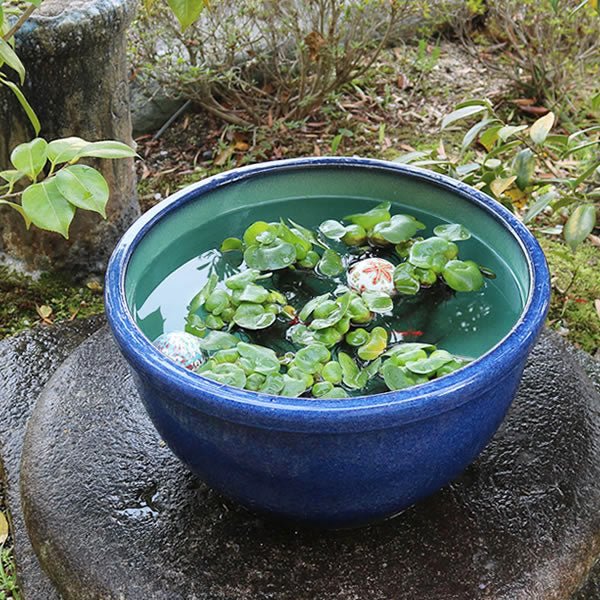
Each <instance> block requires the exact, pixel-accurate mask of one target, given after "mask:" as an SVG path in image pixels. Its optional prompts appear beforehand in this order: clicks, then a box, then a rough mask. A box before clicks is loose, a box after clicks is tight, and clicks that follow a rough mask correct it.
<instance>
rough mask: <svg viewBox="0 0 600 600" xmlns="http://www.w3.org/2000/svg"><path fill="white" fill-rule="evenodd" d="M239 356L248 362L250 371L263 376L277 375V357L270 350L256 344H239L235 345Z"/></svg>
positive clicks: (278, 366) (278, 365)
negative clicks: (250, 367)
mask: <svg viewBox="0 0 600 600" xmlns="http://www.w3.org/2000/svg"><path fill="white" fill-rule="evenodd" d="M237 351H238V352H239V353H240V356H242V357H243V358H245V359H247V360H248V361H250V364H251V366H252V370H253V371H256V372H257V373H262V374H263V375H271V374H273V373H278V372H279V368H280V364H279V360H278V359H277V355H276V354H275V352H274V351H273V350H271V349H270V348H265V347H264V346H259V345H258V344H247V343H246V342H240V343H239V344H238V345H237Z"/></svg>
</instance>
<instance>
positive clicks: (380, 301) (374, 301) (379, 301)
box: [362, 292, 394, 313]
mask: <svg viewBox="0 0 600 600" xmlns="http://www.w3.org/2000/svg"><path fill="white" fill-rule="evenodd" d="M362 299H363V300H364V301H365V304H366V305H367V308H368V309H369V310H370V311H371V312H374V313H387V312H390V311H391V310H392V309H393V308H394V302H393V301H392V299H391V298H390V297H389V296H388V295H387V294H385V293H384V292H363V293H362Z"/></svg>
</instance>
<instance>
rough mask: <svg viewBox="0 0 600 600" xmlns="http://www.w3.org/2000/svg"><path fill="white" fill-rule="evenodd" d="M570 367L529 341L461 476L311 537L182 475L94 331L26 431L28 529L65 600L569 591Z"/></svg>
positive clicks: (593, 475) (561, 356)
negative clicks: (419, 497)
mask: <svg viewBox="0 0 600 600" xmlns="http://www.w3.org/2000/svg"><path fill="white" fill-rule="evenodd" d="M578 361H579V362H582V363H583V365H584V366H585V368H587V369H589V371H590V373H591V374H592V375H594V376H595V377H597V376H598V375H599V374H600V370H599V369H598V366H597V365H596V364H595V363H593V361H591V359H585V358H582V357H581V356H579V355H576V351H575V350H574V349H573V348H572V347H570V346H568V345H566V344H564V342H563V341H562V340H560V339H559V338H557V337H556V336H554V335H550V334H545V335H543V336H542V338H541V340H540V342H539V343H538V345H537V346H536V348H535V350H534V352H533V354H532V357H531V360H530V362H529V364H528V367H527V369H526V371H525V374H524V378H523V382H522V385H521V388H520V391H519V394H518V397H517V399H516V400H515V403H514V405H513V407H512V409H511V411H510V413H509V415H508V417H507V419H506V421H505V423H504V424H503V426H502V428H501V429H500V431H499V432H498V434H497V435H496V436H495V438H494V440H493V441H492V442H491V444H490V445H489V446H488V448H487V449H486V450H485V451H484V453H483V454H482V455H481V457H480V458H479V459H478V460H477V461H476V462H475V463H474V464H473V465H472V466H471V467H469V468H468V469H467V471H466V472H465V473H464V474H463V475H462V477H461V478H459V479H458V480H457V481H456V482H454V483H453V484H451V485H449V486H447V487H446V488H445V489H443V490H441V491H440V492H438V493H437V494H435V495H434V496H432V497H430V498H429V499H427V500H426V501H424V502H421V503H420V504H418V505H416V506H414V507H412V508H411V509H409V510H407V511H406V512H405V513H403V514H402V515H400V516H399V517H397V518H396V519H393V520H391V521H388V522H385V523H382V524H380V525H376V526H372V527H369V528H365V529H361V530H354V531H341V532H319V531H314V530H303V529H292V528H290V527H289V526H285V525H284V524H281V523H275V522H273V521H272V520H269V519H268V518H264V517H261V516H258V515H254V514H251V513H249V512H247V511H245V510H244V509H242V508H240V507H238V506H237V505H235V504H234V503H232V502H229V501H228V500H226V499H224V498H222V497H220V496H219V495H218V494H216V493H214V492H213V491H211V490H210V489H208V488H207V487H206V486H205V485H204V484H202V483H201V482H200V481H198V480H197V479H195V478H194V477H193V476H191V475H190V473H189V472H188V471H187V470H186V469H185V468H184V467H183V466H182V465H181V464H180V463H179V462H178V461H177V459H175V458H174V456H173V455H172V454H171V453H170V451H169V450H168V449H167V448H166V447H165V446H164V444H163V443H162V442H161V440H160V439H159V437H158V435H157V433H156V432H155V430H154V429H153V427H152V425H151V423H150V422H149V420H148V418H147V417H146V414H145V412H144V410H143V408H142V406H141V403H140V401H139V399H138V396H137V394H136V392H135V389H134V386H133V382H132V380H131V376H130V374H129V371H128V368H127V365H126V364H125V362H124V361H123V359H121V358H120V356H119V355H118V353H117V351H116V348H115V346H114V343H113V341H112V339H111V337H110V335H109V333H108V332H107V331H106V330H101V331H100V332H98V333H97V334H95V335H94V336H92V337H91V338H90V339H89V340H88V341H86V342H85V343H84V344H83V345H82V346H80V347H79V348H78V349H77V350H76V351H75V352H74V353H73V354H72V355H71V356H70V357H69V359H68V360H67V361H66V362H65V363H64V364H63V365H62V366H61V368H60V369H59V370H58V372H57V373H56V374H55V376H54V377H53V378H52V380H51V381H50V383H49V384H48V385H47V386H46V388H45V390H44V392H43V393H42V395H41V396H40V399H39V401H38V404H37V406H36V408H35V412H34V414H33V416H32V418H31V420H30V423H29V427H28V433H27V436H26V444H25V450H24V456H23V463H22V464H23V470H22V479H21V484H22V497H23V505H24V509H25V514H26V521H27V525H28V529H29V533H30V536H31V539H32V542H33V545H34V547H35V549H36V551H37V553H38V555H39V556H40V557H41V558H42V562H43V564H44V566H45V568H46V569H47V570H48V571H49V572H50V573H51V576H52V579H53V581H54V582H55V584H56V585H57V587H58V588H59V590H60V591H61V593H62V594H63V595H64V597H65V599H67V600H68V599H78V600H81V599H84V600H85V599H100V598H102V599H108V598H126V599H127V600H137V599H140V600H141V599H147V598H152V599H156V600H161V599H167V598H168V599H169V600H178V599H186V600H194V599H198V600H200V599H202V600H217V599H228V600H229V599H235V600H245V599H277V600H313V599H319V600H329V599H331V600H333V599H336V600H351V599H357V600H383V599H391V598H394V599H395V600H402V599H407V600H413V599H415V600H417V599H418V600H421V599H427V600H451V599H457V600H470V599H479V598H482V599H490V598H493V599H497V600H521V599H545V600H546V599H566V598H570V597H572V595H573V594H575V593H576V592H577V590H578V589H580V588H581V587H582V586H583V585H584V584H585V581H586V579H587V576H588V574H589V572H590V570H591V569H592V567H593V564H594V563H595V561H596V560H597V558H598V556H599V555H600V511H599V510H598V509H599V508H600V461H599V460H598V459H599V457H600V395H599V394H598V392H597V390H595V389H594V386H593V384H592V383H591V382H590V379H589V378H588V377H587V376H586V375H585V373H584V371H583V369H582V368H581V366H580V365H579V364H578ZM588 589H592V588H588ZM591 593H593V589H592V592H591ZM586 600H590V599H586Z"/></svg>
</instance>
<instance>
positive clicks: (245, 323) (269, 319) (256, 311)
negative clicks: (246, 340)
mask: <svg viewBox="0 0 600 600" xmlns="http://www.w3.org/2000/svg"><path fill="white" fill-rule="evenodd" d="M233 321H234V323H235V324H236V325H238V326H239V327H242V328H243V329H250V330H257V329H265V328H266V327H269V325H272V324H273V323H274V322H275V315H274V314H273V313H271V312H267V311H265V309H264V308H263V307H262V306H261V305H260V304H252V303H250V302H242V303H241V304H240V305H239V306H238V307H237V309H236V311H235V314H234V315H233Z"/></svg>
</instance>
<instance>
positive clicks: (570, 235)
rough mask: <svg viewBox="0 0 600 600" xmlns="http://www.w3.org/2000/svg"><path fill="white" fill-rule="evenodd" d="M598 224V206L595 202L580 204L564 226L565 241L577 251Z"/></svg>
mask: <svg viewBox="0 0 600 600" xmlns="http://www.w3.org/2000/svg"><path fill="white" fill-rule="evenodd" d="M595 225H596V207H595V206H594V205H593V204H581V205H579V206H578V207H577V208H576V209H575V210H574V211H573V212H572V213H571V216H570V217H569V219H568V221H567V222H566V224H565V226H564V228H563V235H564V237H565V241H566V242H567V244H569V246H570V247H571V250H573V251H575V249H576V248H577V246H579V244H581V242H583V240H585V238H586V237H587V236H588V235H589V234H590V233H591V232H592V230H593V229H594V227H595Z"/></svg>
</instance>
